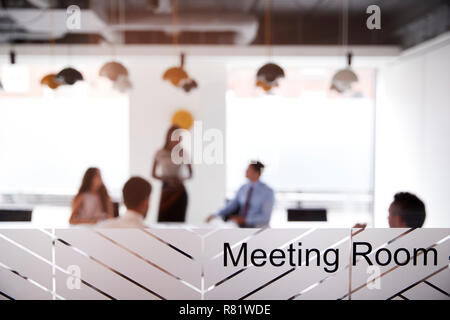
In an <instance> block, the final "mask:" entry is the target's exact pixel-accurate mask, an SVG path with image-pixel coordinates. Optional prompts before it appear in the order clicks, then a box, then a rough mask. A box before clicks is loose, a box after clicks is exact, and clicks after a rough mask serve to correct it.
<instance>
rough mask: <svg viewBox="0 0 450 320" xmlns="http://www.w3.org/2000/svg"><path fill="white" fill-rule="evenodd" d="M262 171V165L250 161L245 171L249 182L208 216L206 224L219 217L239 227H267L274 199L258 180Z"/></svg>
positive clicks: (268, 189)
mask: <svg viewBox="0 0 450 320" xmlns="http://www.w3.org/2000/svg"><path fill="white" fill-rule="evenodd" d="M263 169H264V165H263V164H262V163H261V162H259V161H252V162H251V163H250V165H249V166H248V168H247V171H246V177H247V179H248V180H249V182H248V183H246V184H244V185H243V186H242V187H240V188H239V190H238V192H237V194H236V196H235V197H234V198H233V200H231V201H229V202H228V203H227V204H226V205H225V207H224V208H222V209H221V210H219V211H218V212H216V213H215V214H213V215H211V216H209V217H208V218H207V219H206V222H209V221H210V220H211V219H213V218H214V217H217V216H220V217H222V218H224V219H225V218H228V220H230V221H234V222H235V223H236V224H238V225H239V226H240V227H247V228H254V227H264V226H267V225H269V221H270V216H271V214H272V209H273V205H274V202H275V197H274V192H273V190H272V189H271V188H270V187H269V186H267V185H266V184H265V183H263V182H261V181H260V180H259V178H260V177H261V173H262V170H263ZM234 213H237V214H234Z"/></svg>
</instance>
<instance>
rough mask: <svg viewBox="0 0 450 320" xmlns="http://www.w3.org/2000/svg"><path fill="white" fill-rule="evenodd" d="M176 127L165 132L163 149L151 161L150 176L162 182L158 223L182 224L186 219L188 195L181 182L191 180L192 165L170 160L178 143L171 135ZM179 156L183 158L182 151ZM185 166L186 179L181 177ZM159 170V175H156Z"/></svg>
mask: <svg viewBox="0 0 450 320" xmlns="http://www.w3.org/2000/svg"><path fill="white" fill-rule="evenodd" d="M177 129H180V127H178V126H172V127H170V128H169V130H168V131H167V135H166V142H165V144H164V147H163V148H162V149H160V150H158V152H157V153H156V155H155V159H154V161H153V169H152V176H153V178H155V179H158V180H161V181H162V182H163V186H162V191H161V199H160V202H159V212H158V222H184V221H185V219H186V208H187V203H188V195H187V192H186V189H185V187H184V184H183V181H184V180H187V179H190V178H192V165H191V164H190V163H188V164H184V163H180V164H177V163H174V161H173V160H172V157H171V155H172V150H173V149H174V148H175V146H176V145H177V144H178V143H181V139H180V141H176V140H175V141H173V140H172V134H173V133H174V131H175V130H177ZM179 156H181V157H183V156H184V155H183V149H181V150H180V154H179ZM183 165H186V166H187V168H188V171H189V174H188V176H187V177H183V176H182V167H183ZM158 168H160V169H161V170H160V171H161V174H158V173H157V169H158Z"/></svg>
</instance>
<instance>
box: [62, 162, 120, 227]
mask: <svg viewBox="0 0 450 320" xmlns="http://www.w3.org/2000/svg"><path fill="white" fill-rule="evenodd" d="M113 210H114V208H113V203H112V201H111V198H110V197H109V195H108V191H107V190H106V187H105V185H104V184H103V180H102V176H101V172H100V170H99V169H98V168H89V169H87V170H86V172H85V174H84V176H83V180H82V182H81V186H80V189H79V190H78V194H77V195H76V196H75V198H74V199H73V202H72V215H71V216H70V220H69V222H70V224H72V225H75V224H94V223H97V222H99V221H102V220H105V219H109V218H112V217H113V216H114V212H113Z"/></svg>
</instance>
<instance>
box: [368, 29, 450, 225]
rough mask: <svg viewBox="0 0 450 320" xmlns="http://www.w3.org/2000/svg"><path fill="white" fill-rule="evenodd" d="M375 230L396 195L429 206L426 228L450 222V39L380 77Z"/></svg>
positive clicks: (411, 53)
mask: <svg viewBox="0 0 450 320" xmlns="http://www.w3.org/2000/svg"><path fill="white" fill-rule="evenodd" d="M376 121H377V125H376V154H375V163H376V167H375V226H376V227H384V226H387V209H388V206H389V204H390V202H392V199H393V195H394V194H395V193H396V192H399V191H409V192H413V193H415V194H416V195H417V196H419V197H420V198H421V199H422V200H423V201H424V202H425V204H426V207H427V219H426V221H425V226H426V227H448V226H449V223H450V219H449V214H450V142H449V138H450V35H449V34H447V35H443V36H441V37H439V38H437V39H434V40H433V41H431V42H428V43H425V44H422V45H420V46H418V47H416V48H413V49H410V50H407V51H405V52H404V53H403V54H402V55H401V56H400V57H399V58H397V59H395V61H393V62H391V63H389V64H387V65H386V66H385V67H383V68H381V69H380V70H379V73H378V77H377V120H376Z"/></svg>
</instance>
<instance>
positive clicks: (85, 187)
mask: <svg viewBox="0 0 450 320" xmlns="http://www.w3.org/2000/svg"><path fill="white" fill-rule="evenodd" d="M97 174H100V169H98V168H88V169H87V170H86V172H85V173H84V176H83V180H82V181H81V186H80V189H78V193H77V195H76V196H75V198H77V197H79V196H80V195H81V194H82V193H86V192H89V191H90V190H91V187H92V180H94V177H95V176H96V175H97ZM98 196H99V197H100V202H101V204H102V209H103V211H104V212H108V210H109V206H108V204H109V203H110V202H111V198H110V197H109V194H108V190H106V187H105V185H104V184H102V185H101V187H100V188H99V189H98Z"/></svg>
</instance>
